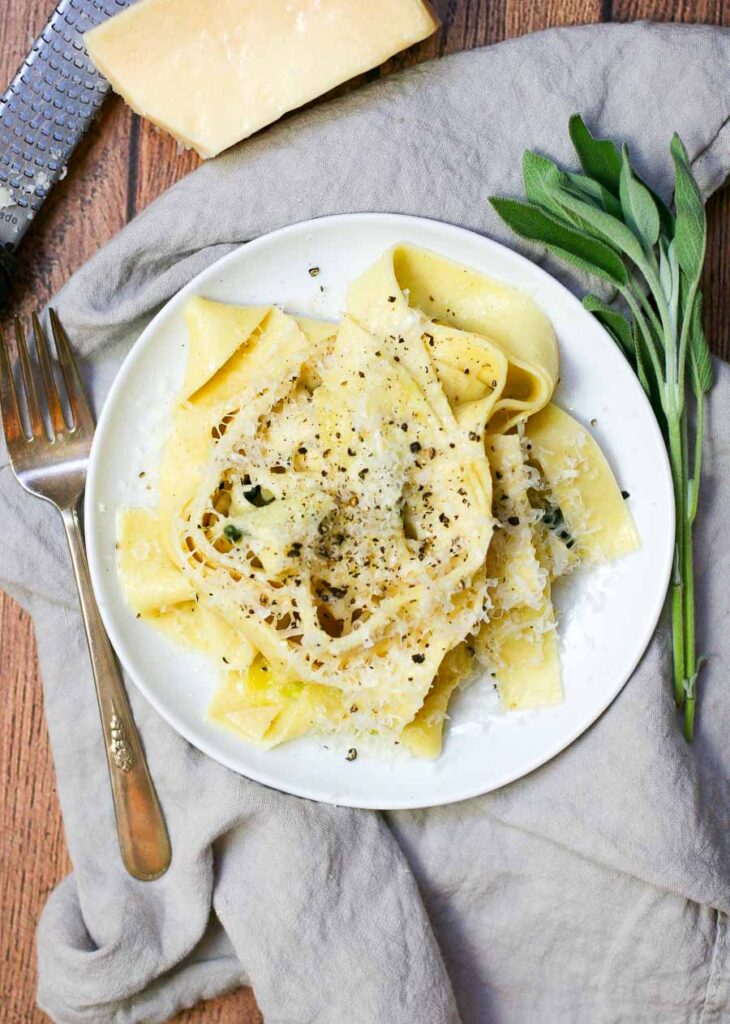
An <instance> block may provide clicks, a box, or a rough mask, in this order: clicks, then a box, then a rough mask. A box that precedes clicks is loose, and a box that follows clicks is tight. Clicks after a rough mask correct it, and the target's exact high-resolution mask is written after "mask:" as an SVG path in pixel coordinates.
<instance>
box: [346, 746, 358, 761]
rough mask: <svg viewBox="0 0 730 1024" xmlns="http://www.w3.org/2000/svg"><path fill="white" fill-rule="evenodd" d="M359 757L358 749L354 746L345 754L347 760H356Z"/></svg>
mask: <svg viewBox="0 0 730 1024" xmlns="http://www.w3.org/2000/svg"><path fill="white" fill-rule="evenodd" d="M356 757H357V750H356V749H355V748H354V747H350V749H349V750H348V751H347V754H346V756H345V760H346V761H354V760H355V758H356Z"/></svg>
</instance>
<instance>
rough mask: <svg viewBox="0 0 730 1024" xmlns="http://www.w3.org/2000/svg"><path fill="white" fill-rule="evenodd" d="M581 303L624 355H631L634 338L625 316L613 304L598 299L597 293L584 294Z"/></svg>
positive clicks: (632, 353)
mask: <svg viewBox="0 0 730 1024" xmlns="http://www.w3.org/2000/svg"><path fill="white" fill-rule="evenodd" d="M583 305H584V307H585V308H586V309H587V310H588V312H589V313H593V315H594V316H595V318H596V320H598V321H599V323H601V324H602V325H603V327H605V328H606V330H607V331H608V332H609V334H610V335H611V336H612V337H613V339H614V341H615V342H616V343H617V344H618V345H619V347H620V348H622V349H623V351H624V352H625V353H626V355H627V356H629V357H632V356H633V355H634V339H633V338H632V336H631V324H630V323H629V321H628V320H627V319H626V317H625V316H624V315H623V314H622V313H619V311H618V310H617V309H614V307H613V306H609V305H607V304H606V303H605V302H603V300H602V299H599V298H598V296H597V295H586V297H585V298H584V299H583Z"/></svg>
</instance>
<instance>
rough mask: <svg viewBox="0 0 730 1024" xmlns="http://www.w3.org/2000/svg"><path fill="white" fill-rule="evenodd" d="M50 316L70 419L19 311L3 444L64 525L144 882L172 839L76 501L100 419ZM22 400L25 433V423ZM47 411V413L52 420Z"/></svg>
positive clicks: (121, 820) (124, 831)
mask: <svg viewBox="0 0 730 1024" xmlns="http://www.w3.org/2000/svg"><path fill="white" fill-rule="evenodd" d="M50 320H51V329H52V331H53V338H54V341H55V344H56V355H57V359H58V365H59V367H60V370H61V376H62V377H63V382H64V385H65V390H66V398H67V405H68V409H69V410H70V413H71V420H70V421H69V422H67V419H66V416H65V415H64V408H63V405H62V401H61V397H60V394H59V391H58V387H57V384H56V377H55V374H54V369H53V358H52V355H51V352H50V349H49V345H48V342H47V339H46V337H45V334H44V332H43V329H42V327H41V324H40V321H39V319H38V317H37V315H36V314H35V313H34V314H33V334H34V338H35V349H36V355H37V357H38V364H39V366H40V378H41V387H40V389H37V388H36V383H35V375H34V372H33V367H32V364H31V360H30V355H29V352H28V345H27V343H26V339H25V332H24V331H23V325H22V323H21V321H20V319H19V318H18V317H16V318H15V340H16V347H17V354H18V358H19V363H20V367H19V369H20V373H19V374H18V377H17V384H16V381H15V378H14V376H13V372H12V366H11V359H10V352H9V349H8V345H7V342H6V340H5V334H4V332H3V330H2V327H0V409H1V410H2V421H3V428H4V430H5V440H6V442H7V447H8V455H9V457H10V465H11V467H12V469H13V472H14V473H15V476H16V478H17V480H18V482H19V483H20V484H21V486H22V487H24V488H25V490H26V491H28V492H29V493H30V494H33V495H35V496H36V497H37V498H43V499H44V500H45V501H49V502H50V503H51V504H52V505H55V507H56V508H57V509H58V511H59V512H60V513H61V517H62V519H63V525H64V526H65V528H66V537H67V538H68V545H69V548H70V550H71V561H72V563H73V568H74V575H75V576H76V585H77V587H78V591H79V600H80V602H81V612H82V615H83V619H84V626H85V627H86V639H87V640H88V644H89V653H90V655H91V667H92V669H93V672H94V682H95V684H96V696H97V700H98V702H99V712H100V714H101V725H102V730H103V732H104V744H105V747H106V756H107V763H108V765H109V775H110V778H111V784H112V795H113V798H114V812H115V815H116V821H117V832H118V834H119V845H120V848H121V853H122V860H123V861H124V865H125V867H126V869H127V871H129V873H130V874H131V875H134V877H135V878H139V879H142V880H145V881H147V880H151V879H154V878H159V877H160V875H162V874H164V873H165V871H167V868H168V867H169V864H170V858H171V851H170V840H169V838H168V835H167V829H166V827H165V821H164V818H163V817H162V811H161V810H160V805H159V802H158V800H157V794H156V793H155V789H154V786H153V784H152V780H151V778H150V773H149V770H148V768H147V762H146V761H145V756H144V751H143V750H142V745H141V743H140V739H139V734H138V732H137V728H136V726H135V724H134V720H133V718H132V711H131V708H130V706H129V701H128V699H127V694H126V692H125V689H124V683H123V682H122V677H121V674H120V672H119V668H118V666H117V662H116V659H115V657H114V653H113V651H112V648H111V645H110V643H109V638H108V637H107V635H106V631H105V629H104V626H103V624H102V621H101V616H100V615H99V609H98V608H97V605H96V601H95V599H94V592H93V590H92V588H91V578H90V576H89V566H88V563H87V561H86V551H85V549H84V542H83V538H82V535H81V527H80V524H79V518H78V509H77V506H78V503H79V499H80V498H81V495H82V494H83V491H84V487H85V484H86V468H87V465H88V459H89V452H90V450H91V439H92V437H93V435H94V420H93V417H92V415H91V410H90V408H89V404H88V402H87V400H86V396H85V394H84V389H83V385H82V383H81V378H80V376H79V372H78V369H77V367H76V363H75V361H74V358H73V355H72V353H71V347H70V345H69V341H68V337H67V335H66V332H65V331H64V329H63V327H62V326H61V323H60V321H59V319H58V317H57V316H56V314H55V312H54V311H53V310H51V311H50ZM39 393H40V396H41V398H42V400H43V402H44V404H45V410H44V409H43V408H42V406H41V401H40V400H39ZM22 396H24V398H25V408H26V411H27V424H28V428H29V431H30V433H29V434H28V433H27V432H26V428H25V427H24V426H23V421H22V413H21V397H22ZM44 413H46V414H47V419H46V424H44Z"/></svg>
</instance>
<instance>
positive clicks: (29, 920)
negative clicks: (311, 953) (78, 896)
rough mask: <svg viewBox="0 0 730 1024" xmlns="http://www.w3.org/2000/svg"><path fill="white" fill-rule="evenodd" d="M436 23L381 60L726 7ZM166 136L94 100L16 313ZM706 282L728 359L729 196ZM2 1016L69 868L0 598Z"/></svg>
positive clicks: (592, 9) (21, 1018)
mask: <svg viewBox="0 0 730 1024" xmlns="http://www.w3.org/2000/svg"><path fill="white" fill-rule="evenodd" d="M435 4H436V6H437V8H438V9H439V12H440V13H441V16H442V20H443V27H442V28H441V30H440V31H439V32H438V34H437V35H435V36H434V37H433V38H431V39H429V40H427V41H426V42H424V43H422V44H421V45H420V46H417V47H414V48H413V49H411V50H409V51H407V52H406V53H404V54H401V55H400V56H398V57H396V58H394V59H393V60H391V61H390V62H389V63H388V64H387V65H386V66H385V67H384V68H383V69H382V71H381V74H387V73H388V72H390V71H393V70H396V69H398V68H401V67H403V66H405V65H407V64H413V63H416V62H418V61H422V60H427V59H429V58H431V57H435V56H437V55H442V54H446V53H453V52H455V51H457V50H463V49H469V48H471V47H475V46H483V45H485V44H487V43H497V42H499V41H500V40H502V39H506V38H509V37H512V36H518V35H522V34H524V33H526V32H534V31H536V30H538V29H542V28H547V27H549V26H551V25H571V24H582V23H586V22H598V21H611V20H612V21H630V20H634V19H637V18H651V19H654V20H666V21H670V20H678V21H687V22H706V23H710V24H716V25H721V24H724V25H729V26H730V0H440V2H439V0H435ZM52 6H53V2H52V0H4V3H3V8H4V9H3V13H2V18H1V20H0V86H3V85H4V83H5V82H7V81H9V80H10V78H11V76H12V75H13V73H14V72H15V70H16V68H17V66H18V64H19V63H20V61H21V59H22V58H23V56H24V55H25V53H26V51H27V49H28V46H29V43H30V41H31V40H32V39H33V38H34V37H35V36H36V35H38V33H39V32H40V31H41V29H42V27H43V25H44V24H45V22H46V20H47V18H48V16H49V15H50V13H51V10H52ZM198 162H199V161H198V158H197V157H196V156H195V155H193V154H191V153H179V152H178V149H177V146H176V144H175V142H173V141H172V140H170V139H168V138H166V137H164V136H162V135H161V134H160V133H158V132H156V131H155V130H153V129H152V128H151V126H150V125H149V124H147V123H146V122H144V121H140V120H139V118H138V117H136V116H135V115H133V114H132V113H131V112H130V111H129V110H128V109H127V107H125V105H124V104H123V103H122V102H121V100H120V99H119V98H118V97H112V98H110V99H108V100H107V102H106V103H105V105H104V109H103V112H102V114H101V116H100V117H99V119H98V120H97V121H96V122H95V123H94V125H93V127H92V129H91V131H90V133H89V135H88V137H87V138H86V139H85V140H84V142H83V143H82V144H81V146H80V148H79V150H78V151H77V153H76V155H75V156H74V158H73V160H72V161H71V165H70V167H69V173H68V177H67V178H66V180H65V181H63V182H62V183H61V184H60V185H59V186H58V187H57V188H56V189H54V191H53V193H52V196H51V198H50V199H49V200H48V201H47V202H46V204H45V206H44V209H43V211H42V213H41V214H40V215H39V217H38V218H37V220H36V222H35V223H34V225H33V228H32V230H31V232H30V234H29V236H28V237H27V238H26V240H25V242H24V245H23V250H22V267H21V273H20V277H19V280H18V282H17V287H16V291H15V303H14V309H13V311H14V312H15V311H19V312H24V313H27V312H28V311H29V310H30V309H31V308H32V306H33V305H39V304H42V303H43V302H44V301H45V300H46V299H47V298H48V297H49V296H50V295H51V294H52V293H53V292H54V291H56V289H58V288H59V287H60V286H61V285H62V284H63V283H64V282H65V281H66V280H67V278H68V277H69V275H70V274H71V273H72V272H73V271H74V270H75V269H76V268H77V267H78V266H79V265H80V264H81V263H83V262H84V261H85V260H86V259H87V258H88V257H89V256H91V255H92V253H94V252H95V251H96V250H97V249H98V248H99V246H101V245H103V244H104V242H106V241H107V240H108V239H109V238H111V236H112V235H113V234H115V232H117V231H118V230H119V229H120V228H121V227H122V226H123V225H124V224H125V223H126V222H127V221H128V220H130V219H131V218H132V217H134V215H135V214H136V213H137V212H138V211H139V210H141V209H143V208H144V207H145V206H147V204H148V203H150V202H151V201H152V200H153V199H154V198H155V197H156V196H157V195H159V194H160V192H162V191H164V190H165V189H166V188H168V186H170V185H172V184H173V182H175V181H177V180H178V179H179V178H181V177H182V176H183V175H185V174H187V173H188V171H190V170H192V169H193V168H194V167H195V166H197V164H198ZM709 220H710V247H709V255H708V266H707V271H706V273H707V281H706V288H705V295H706V308H707V330H708V335H709V337H710V341H711V344H712V346H713V348H714V350H715V351H716V352H718V353H721V354H723V355H725V356H726V357H727V356H730V327H729V326H728V325H729V324H730V260H728V259H723V256H724V254H725V253H726V252H727V251H728V244H729V243H730V190H728V189H725V190H724V192H722V193H720V194H719V195H717V196H716V197H715V198H714V199H713V200H712V201H711V202H710V206H709ZM0 680H1V681H2V701H1V702H0V844H1V845H0V864H2V869H1V870H2V874H1V876H0V921H1V923H0V945H1V947H2V948H1V950H0V977H1V979H2V980H1V982H0V1006H2V1008H3V1009H2V1012H0V1017H2V1019H3V1021H5V1022H6V1024H35V1022H40V1021H42V1020H45V1019H46V1018H45V1016H44V1015H43V1014H42V1013H40V1012H39V1011H38V1010H37V1009H36V1007H35V949H34V932H35V926H36V922H37V920H38V916H39V914H40V911H41V908H42V907H43V904H44V903H45V900H46V898H47V896H48V893H49V891H50V890H51V889H52V888H53V886H54V885H55V884H56V882H57V881H58V880H59V879H61V878H62V877H63V876H64V875H65V874H66V873H67V872H68V871H69V870H70V867H71V865H70V863H69V859H68V855H67V853H66V846H65V842H64V836H63V828H62V824H61V816H60V810H59V806H58V800H57V797H56V788H55V779H54V774H53V766H52V761H51V756H50V751H49V747H48V739H47V736H46V726H45V722H44V718H43V708H42V699H41V684H40V679H39V677H38V668H37V660H36V652H35V643H34V639H33V628H32V625H31V622H30V619H29V617H28V616H27V615H26V614H25V613H24V612H22V611H21V610H20V608H19V607H18V606H17V605H15V604H13V602H12V601H11V600H10V599H9V598H8V597H7V595H4V594H2V592H0ZM261 1019H262V1018H261V1015H260V1014H259V1011H258V1009H257V1007H256V1003H255V1000H254V998H253V995H252V993H251V991H250V990H241V991H239V992H236V993H233V994H232V995H230V996H228V997H226V998H222V999H217V1000H214V1001H213V1002H209V1003H206V1004H201V1005H200V1006H198V1007H195V1008H193V1009H192V1010H189V1011H188V1012H186V1013H184V1014H182V1015H181V1016H180V1017H178V1018H177V1020H178V1021H179V1022H183V1021H184V1022H186V1024H193V1022H195V1024H198V1022H202V1021H206V1022H209V1024H233V1022H236V1024H254V1022H260V1021H261Z"/></svg>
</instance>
